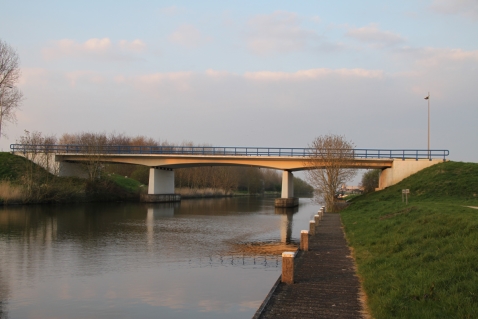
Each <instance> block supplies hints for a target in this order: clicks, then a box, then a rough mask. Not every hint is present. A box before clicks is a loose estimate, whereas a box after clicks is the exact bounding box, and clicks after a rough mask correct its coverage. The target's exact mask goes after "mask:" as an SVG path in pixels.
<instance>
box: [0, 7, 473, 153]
mask: <svg viewBox="0 0 478 319" xmlns="http://www.w3.org/2000/svg"><path fill="white" fill-rule="evenodd" d="M0 10H1V12H2V19H0V39H2V40H3V41H5V42H7V43H8V44H9V45H11V46H12V47H13V48H14V49H15V50H16V51H17V53H18V55H19V57H20V64H21V71H22V77H21V80H20V82H19V83H18V87H19V88H20V89H21V90H22V92H23V94H24V97H25V99H24V101H23V103H22V107H21V110H19V111H18V112H17V118H18V121H17V124H10V125H8V126H7V127H5V128H2V129H5V133H6V134H7V135H8V137H7V138H5V137H2V138H1V139H0V149H1V150H3V151H8V150H9V145H10V144H12V143H15V142H16V141H17V140H18V139H19V138H20V137H21V136H22V135H24V130H28V131H30V132H32V131H39V132H42V133H43V134H44V135H56V136H57V137H60V136H61V135H62V134H64V133H79V132H102V133H103V132H104V133H117V134H120V133H122V134H125V135H128V136H137V135H144V136H148V137H152V138H154V139H156V140H160V141H168V142H169V143H173V144H180V143H183V142H189V141H191V142H194V143H196V144H204V143H207V144H209V145H214V146H250V147H254V146H257V147H307V146H308V145H309V144H310V143H311V142H312V141H313V139H314V138H315V137H317V136H320V135H324V134H339V135H343V136H345V137H346V139H347V140H351V141H353V143H354V144H355V146H356V147H357V148H381V149H426V148H427V123H428V122H427V121H428V117H427V108H428V105H427V100H425V99H424V97H426V96H427V95H428V92H430V112H431V117H430V125H431V134H430V135H431V136H430V140H431V148H432V149H447V150H450V156H449V159H451V160H456V161H467V162H478V147H477V145H478V102H477V101H478V2H477V1H476V0H429V1H424V0H423V1H421V0H414V1H408V0H404V1H370V0H364V1H340V0H338V1H320V0H314V1H308V0H303V1H280V0H274V1H247V0H244V1H227V0H222V1H207V0H203V1H146V0H138V1H118V0H116V1H106V0H105V1H89V0H83V1H25V0H16V1H6V0H0Z"/></svg>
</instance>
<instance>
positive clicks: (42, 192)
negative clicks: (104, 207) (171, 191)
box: [0, 152, 147, 204]
mask: <svg viewBox="0 0 478 319" xmlns="http://www.w3.org/2000/svg"><path fill="white" fill-rule="evenodd" d="M28 163H29V162H28V161H27V160H26V159H25V158H23V157H21V156H16V155H13V154H10V153H6V152H0V182H1V181H8V183H9V184H10V183H11V184H13V185H15V187H20V188H22V190H23V193H25V191H24V190H25V189H26V186H25V178H23V177H24V176H25V174H26V173H27V167H28V165H26V164H28ZM33 170H34V173H33V174H32V179H33V182H32V183H31V185H32V186H31V193H30V194H29V195H26V196H25V197H24V199H23V202H24V203H51V202H78V201H110V200H126V199H129V200H136V199H139V196H138V194H139V193H140V192H146V191H147V187H146V186H145V185H143V184H141V183H140V182H138V181H137V180H135V179H132V178H125V177H123V176H120V175H116V174H111V175H110V176H106V177H107V178H102V179H98V180H95V181H88V180H85V179H80V178H76V177H58V176H54V175H51V174H50V173H48V172H46V171H45V170H44V169H42V168H40V167H38V166H37V165H36V164H34V165H33ZM3 186H4V187H3V188H4V189H3V192H5V191H10V192H11V191H13V188H11V187H8V188H6V189H5V185H3ZM7 195H9V194H4V195H3V197H5V198H7V197H8V196H7ZM3 202H5V201H4V200H3V198H0V204H2V203H3Z"/></svg>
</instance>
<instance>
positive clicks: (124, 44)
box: [119, 39, 146, 52]
mask: <svg viewBox="0 0 478 319" xmlns="http://www.w3.org/2000/svg"><path fill="white" fill-rule="evenodd" d="M119 46H120V48H121V49H123V50H126V51H132V52H142V51H144V49H145V48H146V44H144V42H143V41H141V40H140V39H136V40H133V41H131V42H128V41H126V40H121V41H120V42H119Z"/></svg>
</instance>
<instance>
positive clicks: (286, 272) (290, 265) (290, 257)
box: [281, 251, 295, 285]
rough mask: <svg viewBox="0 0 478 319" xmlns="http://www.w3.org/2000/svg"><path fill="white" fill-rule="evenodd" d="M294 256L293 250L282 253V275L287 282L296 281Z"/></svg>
mask: <svg viewBox="0 0 478 319" xmlns="http://www.w3.org/2000/svg"><path fill="white" fill-rule="evenodd" d="M294 256H295V253H293V252H288V251H287V252H283V253H282V276H281V281H282V282H283V283H286V284H289V285H291V284H293V283H294Z"/></svg>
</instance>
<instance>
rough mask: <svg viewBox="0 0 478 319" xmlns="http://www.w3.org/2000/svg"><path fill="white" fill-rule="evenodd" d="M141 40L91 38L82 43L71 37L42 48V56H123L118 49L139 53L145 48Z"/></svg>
mask: <svg viewBox="0 0 478 319" xmlns="http://www.w3.org/2000/svg"><path fill="white" fill-rule="evenodd" d="M145 47H146V45H145V44H144V42H143V41H141V40H139V39H136V40H133V41H131V42H129V41H127V40H121V41H119V43H118V44H117V45H114V44H113V42H112V41H111V40H110V39H109V38H102V39H99V38H92V39H88V40H86V41H85V42H83V43H79V42H76V41H74V40H71V39H62V40H58V41H54V42H52V43H51V44H50V46H49V47H47V48H44V49H43V50H42V53H43V57H44V58H45V59H47V60H52V59H59V58H64V57H88V56H89V57H103V58H104V57H107V58H111V57H115V58H119V57H123V58H124V57H125V56H124V55H123V56H122V55H121V53H119V51H123V52H133V53H139V52H142V51H143V50H144V49H145Z"/></svg>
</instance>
